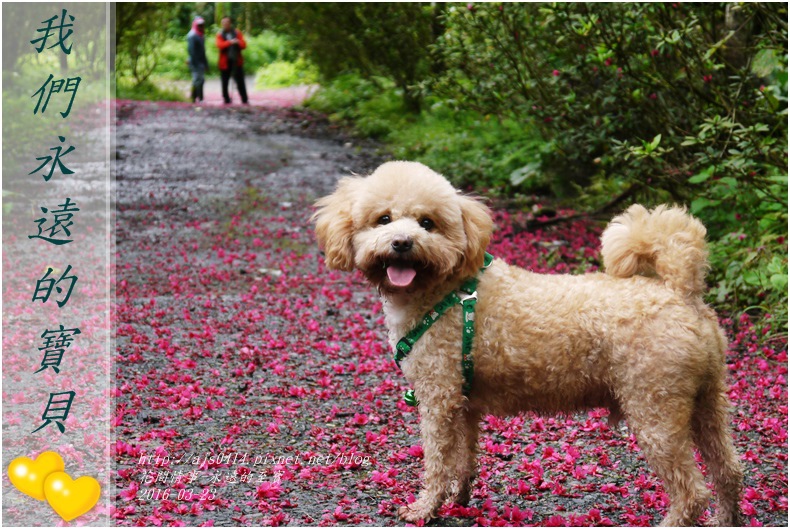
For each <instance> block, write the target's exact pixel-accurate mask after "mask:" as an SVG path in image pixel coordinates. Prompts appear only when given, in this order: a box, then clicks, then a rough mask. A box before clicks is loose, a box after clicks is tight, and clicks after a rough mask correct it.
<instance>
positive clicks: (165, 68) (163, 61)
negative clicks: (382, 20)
mask: <svg viewBox="0 0 790 529" xmlns="http://www.w3.org/2000/svg"><path fill="white" fill-rule="evenodd" d="M215 36H216V31H212V30H211V29H207V30H206V58H207V59H208V63H209V71H208V76H209V77H219V70H218V69H217V63H218V61H219V50H218V49H217V46H216V44H215V40H214V39H215ZM244 38H245V40H246V42H247V49H245V50H244V52H243V53H244V69H245V71H246V72H247V73H254V72H256V71H258V70H259V69H261V68H263V67H265V66H266V65H268V64H271V63H274V62H293V63H294V64H295V65H296V69H297V72H299V73H300V74H305V73H307V72H308V71H309V70H310V66H309V65H308V64H307V63H306V61H304V60H302V61H301V62H298V61H299V58H298V55H297V53H296V52H295V51H294V48H293V45H292V44H291V41H290V40H289V39H288V37H286V36H284V35H280V34H277V33H274V32H272V31H264V32H262V33H260V34H258V35H252V36H247V35H245V37H244ZM145 53H147V54H148V55H145V56H142V55H141V56H140V57H139V58H138V61H139V63H140V64H150V65H152V67H151V71H150V73H149V74H148V76H147V77H146V78H145V79H147V78H148V77H150V76H153V77H155V78H157V79H168V80H179V79H180V80H188V79H191V73H190V71H189V66H188V64H187V44H186V31H184V35H183V36H181V37H178V38H174V37H164V36H162V40H161V41H159V43H158V44H157V45H156V46H152V47H150V49H147V51H146V52H145ZM121 62H122V63H121V65H120V66H119V71H118V77H119V78H132V79H135V80H136V77H135V76H134V75H133V73H132V72H131V70H130V69H129V68H128V67H127V66H125V64H128V60H127V62H126V63H124V62H123V61H121ZM297 63H298V64H297ZM145 79H143V80H145Z"/></svg>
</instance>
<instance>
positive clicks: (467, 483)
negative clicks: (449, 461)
mask: <svg viewBox="0 0 790 529" xmlns="http://www.w3.org/2000/svg"><path fill="white" fill-rule="evenodd" d="M460 426H461V435H460V436H459V437H460V439H459V441H460V442H459V444H458V451H459V453H458V457H457V458H456V459H457V461H456V478H455V479H454V480H453V482H452V484H453V488H452V491H451V493H450V497H449V500H450V501H451V502H453V503H457V504H458V505H463V506H466V505H468V504H469V500H470V499H471V497H472V483H473V482H474V480H475V478H476V477H477V438H478V435H479V431H480V414H479V413H477V412H474V411H471V410H469V409H466V410H464V411H463V413H462V417H461V422H460Z"/></svg>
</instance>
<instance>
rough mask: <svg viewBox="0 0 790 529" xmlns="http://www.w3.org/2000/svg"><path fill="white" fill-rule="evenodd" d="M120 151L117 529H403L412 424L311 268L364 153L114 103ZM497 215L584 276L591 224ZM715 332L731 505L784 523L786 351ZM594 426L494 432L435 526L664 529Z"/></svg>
mask: <svg viewBox="0 0 790 529" xmlns="http://www.w3.org/2000/svg"><path fill="white" fill-rule="evenodd" d="M115 154H116V161H115V168H116V177H117V183H116V187H117V218H116V227H117V280H116V285H117V313H116V317H117V321H116V328H117V343H116V355H115V358H114V361H115V365H114V370H115V380H116V388H115V390H114V395H115V397H116V401H115V418H114V421H113V424H114V428H115V440H114V444H113V447H114V458H115V462H116V465H117V466H116V470H117V473H116V475H115V485H116V490H115V491H113V497H114V499H115V504H116V508H115V510H114V511H113V516H114V518H115V521H116V522H117V523H118V524H120V525H175V524H177V523H179V522H181V523H185V524H186V525H223V526H228V525H374V526H376V525H385V526H389V525H400V522H399V521H398V520H397V519H396V518H395V516H394V512H395V510H396V509H397V505H398V504H402V503H404V502H405V501H406V500H407V499H408V498H409V496H410V495H411V494H415V493H416V492H417V485H418V477H419V473H420V471H421V457H422V449H421V447H420V445H419V431H418V422H417V414H416V413H415V411H414V409H412V408H409V407H408V406H406V405H405V404H403V402H402V400H401V395H402V393H403V390H404V389H405V382H404V380H403V379H402V378H401V376H400V375H399V373H398V371H397V369H396V367H395V364H394V362H392V361H391V357H390V353H389V351H388V350H387V345H386V341H385V333H384V327H383V321H382V317H381V314H380V306H379V303H378V300H377V298H376V296H375V293H374V292H373V291H372V290H371V288H370V287H369V286H367V285H366V284H365V283H364V282H363V281H362V279H361V277H360V276H359V275H357V274H343V273H334V272H329V271H327V270H326V269H325V268H324V266H323V264H322V261H321V256H320V255H319V252H318V249H317V247H316V244H315V240H314V236H313V234H312V231H311V225H310V222H309V217H310V214H311V209H310V205H311V204H312V202H313V201H314V200H315V199H316V198H317V197H320V196H322V195H324V194H326V193H328V192H330V191H331V190H332V188H333V186H334V184H335V182H336V180H337V179H338V178H339V177H341V176H343V175H348V174H351V173H360V174H364V173H367V172H369V171H370V170H371V169H373V168H374V167H375V166H377V165H378V164H379V163H380V162H381V161H382V158H381V156H379V155H378V154H377V152H376V150H375V146H371V145H357V142H356V141H355V140H353V139H350V138H349V137H348V136H346V135H344V134H343V133H342V132H341V131H339V130H336V129H333V128H331V127H330V126H329V125H328V124H327V123H326V122H324V121H323V120H322V119H321V118H320V117H318V116H314V115H311V114H307V113H302V112H298V111H294V110H288V109H279V110H271V109H269V110H266V109H263V108H260V107H231V108H198V107H194V106H190V105H185V104H162V103H160V104H156V103H142V102H134V103H132V102H121V103H119V106H118V122H117V145H116V148H115ZM496 215H497V217H496V219H497V223H498V225H499V226H500V229H499V231H498V232H497V235H496V236H495V241H494V242H493V243H492V251H493V252H494V253H496V254H497V255H499V256H502V257H504V258H506V259H508V260H510V261H511V262H515V263H518V264H522V265H524V266H529V267H531V268H532V269H534V270H536V271H550V272H554V273H567V272H572V271H576V272H581V271H585V270H594V269H595V268H596V267H597V261H596V254H597V237H598V234H599V232H600V227H599V226H597V225H588V224H585V223H583V222H579V223H574V224H570V225H567V226H558V227H557V228H556V229H552V230H550V231H545V232H542V231H540V230H538V231H535V232H530V233H527V232H523V231H521V232H519V233H515V232H514V230H513V226H514V225H519V224H523V222H524V221H525V220H526V216H525V215H523V214H520V213H512V212H510V213H509V212H503V211H498V212H497V214H496ZM724 324H725V326H727V329H728V331H729V332H730V333H731V337H733V338H734V341H735V345H734V351H733V352H732V353H731V354H732V358H731V359H730V360H731V367H732V370H733V377H734V379H735V381H736V383H737V384H736V388H735V389H734V391H733V394H732V395H731V396H732V398H733V400H734V402H735V403H736V406H737V412H736V423H737V428H736V430H737V432H736V436H737V441H738V446H739V450H740V451H741V453H745V454H747V459H746V460H745V464H746V465H747V469H748V471H749V472H748V477H747V485H748V487H749V489H748V490H749V491H750V492H749V493H748V494H749V499H748V502H747V503H748V505H746V506H745V508H746V509H747V510H750V511H751V512H750V513H747V514H748V515H749V516H748V517H749V519H750V520H752V522H753V523H762V524H765V525H785V523H786V521H787V502H786V496H787V465H786V447H787V436H786V426H787V425H786V416H787V408H786V399H787V384H786V344H784V343H780V344H774V346H771V347H765V348H764V349H761V346H760V345H756V344H757V342H758V340H757V334H758V333H759V332H760V331H759V330H758V329H755V328H753V327H752V326H751V323H750V322H749V321H748V320H740V321H739V320H736V321H731V320H726V321H724ZM752 346H753V347H754V351H752V350H751V348H752ZM760 362H763V363H760ZM782 366H785V367H784V370H782ZM738 384H740V387H738ZM755 387H757V388H759V389H760V391H759V394H758V391H757V390H754V388H755ZM605 415H606V413H605V412H602V411H600V410H596V411H592V412H590V413H584V414H579V415H578V416H575V417H568V418H536V417H516V418H511V419H508V420H502V419H496V418H487V419H486V421H485V423H484V428H483V436H482V439H481V456H480V462H481V474H480V478H479V479H478V481H477V483H476V487H475V492H474V496H473V499H472V502H471V504H470V507H469V508H461V507H447V508H445V509H444V510H443V511H442V514H443V516H444V518H443V519H442V520H441V521H440V522H439V524H440V525H474V524H480V525H488V524H495V525H503V524H512V525H526V524H538V525H566V524H573V525H646V524H647V525H649V524H655V523H657V522H658V521H660V519H661V517H662V515H663V513H664V512H665V510H666V501H667V498H666V495H665V493H664V492H663V489H662V488H661V486H660V484H658V482H657V480H656V479H655V477H654V476H653V475H652V473H651V472H650V471H649V470H648V469H647V467H646V466H645V464H644V462H643V460H642V457H641V454H640V453H639V451H638V449H637V448H636V446H635V443H634V441H633V437H632V436H630V435H629V434H628V431H627V429H625V428H622V429H618V430H611V429H609V427H608V426H607V425H606V419H605Z"/></svg>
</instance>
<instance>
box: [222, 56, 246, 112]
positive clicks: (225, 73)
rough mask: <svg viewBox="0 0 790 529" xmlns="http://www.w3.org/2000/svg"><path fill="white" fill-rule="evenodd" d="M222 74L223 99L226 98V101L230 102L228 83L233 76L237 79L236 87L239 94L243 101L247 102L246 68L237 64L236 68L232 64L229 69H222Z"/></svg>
mask: <svg viewBox="0 0 790 529" xmlns="http://www.w3.org/2000/svg"><path fill="white" fill-rule="evenodd" d="M219 73H220V76H221V77H222V99H224V100H225V102H226V103H230V94H229V93H228V85H229V84H230V78H231V76H232V77H233V80H234V81H236V88H238V90H239V95H240V96H241V102H242V103H246V102H247V86H246V85H245V84H244V68H243V67H242V66H236V67H235V68H234V67H233V66H232V65H231V66H230V68H228V69H227V70H220V71H219Z"/></svg>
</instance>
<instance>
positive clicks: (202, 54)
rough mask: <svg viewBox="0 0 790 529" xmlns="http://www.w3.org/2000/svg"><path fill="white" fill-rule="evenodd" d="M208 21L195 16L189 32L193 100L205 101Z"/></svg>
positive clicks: (188, 50) (188, 42)
mask: <svg viewBox="0 0 790 529" xmlns="http://www.w3.org/2000/svg"><path fill="white" fill-rule="evenodd" d="M205 28H206V21H205V20H203V18H202V17H195V20H193V21H192V29H191V30H190V31H189V33H187V53H188V54H189V61H188V62H189V69H190V70H192V102H193V103H197V102H198V101H203V83H204V82H205V80H206V71H207V70H208V60H207V59H206V38H205Z"/></svg>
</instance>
